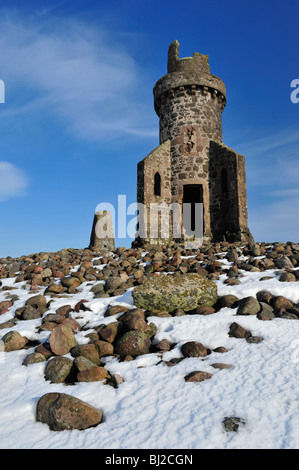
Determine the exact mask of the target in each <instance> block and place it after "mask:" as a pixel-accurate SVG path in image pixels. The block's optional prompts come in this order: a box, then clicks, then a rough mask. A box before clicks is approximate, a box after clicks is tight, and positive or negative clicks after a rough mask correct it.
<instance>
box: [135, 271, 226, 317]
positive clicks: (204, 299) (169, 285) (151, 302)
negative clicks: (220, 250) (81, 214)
mask: <svg viewBox="0 0 299 470" xmlns="http://www.w3.org/2000/svg"><path fill="white" fill-rule="evenodd" d="M132 295H133V299H134V304H135V305H136V307H140V308H143V309H146V310H167V311H168V312H173V311H174V310H176V309H177V308H181V309H183V310H184V311H189V310H193V309H195V308H196V307H198V306H199V305H205V306H208V307H212V306H213V305H214V304H215V303H216V301H217V286H216V284H215V283H214V282H213V281H211V280H210V279H207V278H205V277H203V276H200V275H199V274H197V273H192V274H184V275H182V276H173V275H160V276H157V277H153V278H152V279H148V280H146V281H145V282H144V283H143V284H141V285H140V286H137V287H136V288H135V289H134V290H133V292H132Z"/></svg>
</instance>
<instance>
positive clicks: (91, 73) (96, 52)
mask: <svg viewBox="0 0 299 470" xmlns="http://www.w3.org/2000/svg"><path fill="white" fill-rule="evenodd" d="M0 49H1V57H0V67H1V70H2V71H3V73H4V75H5V77H3V78H4V79H5V83H6V84H7V89H8V91H7V105H6V108H5V110H1V115H0V117H1V118H2V119H9V118H16V117H18V116H22V118H24V116H29V118H30V119H34V118H36V119H38V117H39V116H40V113H50V114H51V116H53V117H54V118H55V119H56V120H57V122H59V124H60V125H61V127H62V129H63V130H64V132H66V133H68V134H71V135H72V136H75V137H76V138H80V139H84V140H88V141H98V140H107V139H108V140H109V139H112V138H114V137H115V135H117V136H118V137H121V136H122V135H137V136H138V135H139V136H143V137H155V136H156V132H157V131H156V126H155V124H154V119H153V113H152V103H148V104H149V106H147V103H146V101H147V100H146V98H145V96H144V94H143V93H144V92H143V90H144V87H143V83H144V82H146V81H147V80H148V78H146V75H145V74H144V72H143V71H141V69H139V66H138V65H137V63H136V62H135V60H134V59H133V57H132V56H131V55H130V54H129V53H128V52H127V51H126V50H125V48H124V47H123V46H122V44H121V43H119V42H117V41H116V40H115V39H114V37H111V35H110V34H109V33H107V31H105V30H104V29H101V28H95V27H91V26H90V24H88V25H87V24H84V22H80V21H78V20H77V19H70V18H68V19H67V20H58V19H56V20H55V19H53V18H51V19H49V18H48V16H47V14H44V15H42V17H41V16H40V15H37V16H35V17H33V18H31V19H30V20H29V19H28V18H27V19H24V18H23V19H22V18H21V17H20V16H17V15H16V14H13V15H12V14H10V13H8V12H7V11H6V12H3V11H2V15H1V19H0ZM1 78H2V77H1ZM149 89H150V88H149ZM143 103H145V104H143Z"/></svg>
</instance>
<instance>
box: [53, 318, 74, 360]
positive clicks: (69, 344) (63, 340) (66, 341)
mask: <svg viewBox="0 0 299 470" xmlns="http://www.w3.org/2000/svg"><path fill="white" fill-rule="evenodd" d="M49 343H50V348H51V351H52V352H53V353H54V354H57V355H58V356H63V355H64V354H67V353H68V352H69V351H70V350H71V349H72V348H73V347H74V346H76V345H77V341H76V338H75V335H74V333H73V332H72V330H71V329H70V328H69V327H67V326H64V325H58V326H56V327H55V328H54V329H53V331H52V333H51V334H50V337H49Z"/></svg>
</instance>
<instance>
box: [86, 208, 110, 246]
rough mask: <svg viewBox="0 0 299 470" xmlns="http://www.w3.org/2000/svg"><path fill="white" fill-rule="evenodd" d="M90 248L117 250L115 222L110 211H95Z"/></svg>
mask: <svg viewBox="0 0 299 470" xmlns="http://www.w3.org/2000/svg"><path fill="white" fill-rule="evenodd" d="M89 249H90V250H94V251H101V250H115V241H114V230H113V222H112V216H111V212H110V211H97V212H95V215H94V219H93V225H92V231H91V236H90V244H89Z"/></svg>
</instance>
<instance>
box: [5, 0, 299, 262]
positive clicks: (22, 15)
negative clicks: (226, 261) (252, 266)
mask: <svg viewBox="0 0 299 470" xmlns="http://www.w3.org/2000/svg"><path fill="white" fill-rule="evenodd" d="M298 20H299V6H298V2H297V0H294V1H291V0H286V1H284V2H281V1H279V2H278V1H276V0H272V1H268V0H263V1H262V2H261V1H256V0H251V1H244V2H239V1H234V0H227V1H226V2H223V1H220V0H214V1H213V2H211V1H201V0H197V1H194V0H189V2H188V3H184V2H181V1H178V0H172V1H171V2H166V1H163V0H159V1H158V0H144V1H142V2H141V1H140V0H139V1H137V0H113V1H111V2H108V1H103V0H97V1H92V0H85V1H82V0H72V1H69V0H65V1H63V0H61V1H57V2H55V1H54V2H53V1H51V2H50V1H49V2H48V1H44V2H41V1H33V0H28V1H27V2H26V6H24V2H23V1H16V0H10V1H6V0H1V3H0V49H1V54H0V79H1V80H3V81H4V83H5V103H2V104H0V257H1V256H9V255H10V256H20V255H22V254H30V253H36V252H40V251H56V250H60V249H62V248H70V247H72V248H84V247H86V246H88V244H89V237H90V231H91V226H92V220H93V213H94V210H95V207H96V206H97V205H98V204H99V203H102V202H109V203H112V204H114V205H115V206H116V207H117V196H118V195H119V194H120V195H124V194H125V195H126V197H127V204H128V205H129V204H130V203H133V202H135V200H136V178H137V177H136V165H137V163H138V161H139V160H141V159H142V158H143V157H145V156H146V155H147V154H148V153H149V152H150V151H151V150H152V149H153V148H155V147H156V146H157V145H158V144H159V142H158V139H159V137H158V117H157V116H156V114H155V111H154V108H153V95H152V89H153V86H154V84H155V82H156V81H157V80H158V79H159V78H160V77H161V76H162V75H164V74H165V73H166V67H167V49H168V46H169V44H170V43H171V42H172V41H173V40H174V39H177V40H178V41H179V42H180V57H186V56H191V55H192V54H193V52H200V53H203V54H208V55H209V62H210V66H211V72H212V73H213V74H215V75H218V76H219V77H220V78H222V80H223V81H224V83H225V85H226V88H227V106H226V109H225V110H224V112H223V115H222V116H223V141H224V143H225V144H226V145H228V146H230V147H232V148H233V149H234V150H236V151H237V152H239V153H241V154H243V155H245V158H246V160H245V161H246V174H247V193H248V214H249V226H250V228H251V231H252V233H253V235H254V237H255V239H256V240H257V241H266V242H271V241H288V240H292V241H298V238H299V237H298V232H299V219H298V207H299V185H298V178H299V158H298V156H299V126H298V121H299V103H298V104H295V103H292V102H291V99H290V95H291V92H292V91H293V90H292V89H291V87H290V84H291V82H292V80H294V79H299V61H298V43H299V40H298V39H299V37H298V36H299V33H298ZM130 219H132V216H128V221H129V220H130ZM131 241H132V240H130V239H118V238H117V240H116V243H117V245H120V246H130V243H131Z"/></svg>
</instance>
